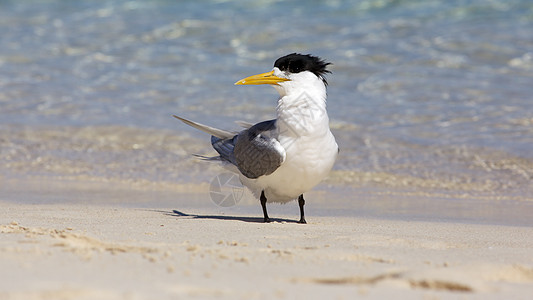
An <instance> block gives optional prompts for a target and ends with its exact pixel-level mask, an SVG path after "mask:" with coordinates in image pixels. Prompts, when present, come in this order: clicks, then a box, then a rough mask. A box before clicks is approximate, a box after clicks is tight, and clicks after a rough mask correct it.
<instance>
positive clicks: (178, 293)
mask: <svg viewBox="0 0 533 300" xmlns="http://www.w3.org/2000/svg"><path fill="white" fill-rule="evenodd" d="M42 194H46V193H42ZM101 194H102V195H103V194H105V190H104V191H103V192H102V193H101ZM138 194H139V193H138ZM140 194H141V197H142V193H140ZM64 195H65V194H64ZM68 195H70V196H72V197H77V195H78V197H81V198H82V199H83V197H82V196H85V197H88V195H94V198H96V197H99V194H98V193H96V192H95V191H94V190H93V191H85V192H79V193H77V194H76V193H70V194H68ZM80 195H81V196H80ZM117 195H118V194H115V195H114V197H118V198H120V195H118V196H117ZM34 196H35V197H37V198H38V197H44V195H40V196H39V195H34ZM122 196H123V197H127V195H126V194H124V195H122ZM196 196H197V197H196V198H198V199H200V198H202V197H205V196H206V194H205V193H203V194H202V193H197V194H196ZM16 197H19V196H13V195H9V194H4V195H2V199H0V200H1V201H0V211H1V213H0V253H1V255H0V276H1V278H2V280H1V281H0V299H2V300H3V299H179V298H201V299H204V298H222V299H266V298H270V299H272V298H274V299H294V298H301V297H304V298H314V299H320V298H322V299H323V298H329V299H353V298H354V297H358V298H363V299H383V298H390V297H395V298H397V299H413V298H421V299H457V298H458V299H528V298H529V297H530V296H531V295H533V256H532V254H531V249H533V229H532V228H531V226H506V225H489V224H473V223H468V222H449V221H439V222H431V221H410V220H408V218H403V219H402V218H396V219H393V218H381V219H380V218H370V217H364V216H355V217H350V216H334V215H331V216H327V215H324V214H320V215H319V216H317V215H316V214H315V215H313V212H318V211H320V207H321V206H320V205H319V206H315V208H314V209H311V214H309V217H308V222H309V224H307V225H301V224H296V223H295V221H296V219H297V209H296V205H295V204H294V203H293V204H288V205H285V206H279V205H278V206H274V205H272V213H271V215H272V217H273V219H274V222H273V223H270V224H264V223H262V222H261V220H262V218H261V216H260V212H259V210H258V209H259V206H258V204H257V203H251V204H246V203H244V204H241V205H238V206H235V207H233V208H229V209H223V210H222V209H221V208H219V207H216V206H215V205H213V204H212V203H211V204H210V205H209V203H207V204H208V205H199V204H198V202H195V201H194V200H191V199H193V198H194V197H193V198H191V196H190V194H186V193H183V192H182V193H179V192H176V193H172V197H174V199H175V201H176V203H177V204H176V205H175V206H173V207H166V206H165V207H163V206H164V205H161V206H162V207H157V205H155V206H153V207H147V206H146V205H143V204H139V203H135V202H130V203H128V204H127V205H124V204H118V203H113V202H112V201H111V203H108V204H104V203H102V202H100V203H99V202H95V203H89V202H88V201H85V203H84V202H80V201H79V199H78V200H76V201H73V202H72V203H50V204H38V203H37V202H36V201H35V203H31V202H32V201H33V200H29V201H28V202H24V201H17V202H14V201H13V200H16V199H14V198H16ZM26 197H27V196H26ZM51 197H52V198H53V195H51ZM314 197H315V198H320V197H318V196H317V194H315V195H314V196H311V199H312V198H314ZM27 199H29V198H27ZM51 202H53V201H51ZM83 203H84V204H83ZM187 203H188V204H187ZM195 203H196V204H195ZM292 206H294V207H292ZM280 207H281V211H280ZM292 211H294V214H290V213H288V212H292Z"/></svg>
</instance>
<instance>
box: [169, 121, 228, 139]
mask: <svg viewBox="0 0 533 300" xmlns="http://www.w3.org/2000/svg"><path fill="white" fill-rule="evenodd" d="M172 116H173V117H174V118H176V119H178V120H180V121H182V122H183V123H185V124H187V125H189V126H191V127H194V128H196V129H198V130H201V131H203V132H206V133H209V134H210V135H213V136H216V137H218V138H221V139H228V138H232V137H233V136H235V135H236V134H237V132H231V131H226V130H222V129H218V128H214V127H211V126H207V125H204V124H200V123H197V122H193V121H190V120H187V119H184V118H181V117H178V116H176V115H172Z"/></svg>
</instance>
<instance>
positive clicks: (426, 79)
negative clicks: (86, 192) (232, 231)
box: [0, 0, 533, 199]
mask: <svg viewBox="0 0 533 300" xmlns="http://www.w3.org/2000/svg"><path fill="white" fill-rule="evenodd" d="M0 33H1V34H0V44H1V45H2V49H1V50H0V134H1V135H0V177H3V178H4V179H6V178H7V179H9V178H26V177H32V178H33V177H45V178H59V179H70V178H74V179H78V180H85V179H87V178H89V179H90V180H125V181H138V180H144V181H148V182H168V183H172V182H179V183H187V182H192V183H202V182H206V181H209V180H210V179H211V178H212V177H213V176H215V174H216V172H220V171H219V170H217V169H216V168H214V167H213V166H210V165H205V164H204V163H201V162H198V161H196V160H194V158H192V157H191V156H190V153H200V154H212V153H213V152H212V150H210V145H209V143H208V137H207V136H205V135H203V134H201V133H198V132H195V131H194V130H193V129H191V128H187V127H186V126H184V125H183V124H181V123H178V122H177V121H176V120H174V119H173V118H171V115H172V114H179V115H182V116H185V117H188V118H191V119H194V120H197V121H200V122H204V123H209V124H211V125H214V126H217V127H222V128H225V129H237V128H238V126H237V125H236V124H234V123H233V121H234V120H245V121H252V122H253V121H260V120H265V119H268V118H272V117H273V116H274V108H275V105H276V100H277V94H276V92H275V91H274V89H272V88H270V87H265V86H258V87H236V86H233V83H234V82H235V81H237V80H239V79H241V78H243V77H245V76H248V75H252V74H257V73H260V72H265V71H268V70H270V69H271V68H272V65H273V62H274V60H275V59H276V58H278V57H280V56H282V55H285V54H287V53H291V52H302V53H312V54H314V55H318V56H321V57H323V58H325V59H326V60H328V61H330V62H332V63H333V66H332V68H331V69H332V72H333V73H332V74H331V75H330V76H329V77H328V81H329V88H328V110H329V114H330V119H331V122H332V124H331V125H332V128H333V131H334V134H335V135H336V137H337V140H338V143H339V145H340V147H341V155H340V157H339V160H338V163H337V164H336V166H335V167H334V171H333V173H332V175H331V176H330V178H329V179H328V180H326V185H323V187H324V186H328V187H329V188H333V189H334V188H335V187H339V186H355V187H369V186H370V187H379V188H400V189H411V190H416V191H429V192H434V191H439V192H445V193H455V194H463V193H467V194H483V195H492V196H495V197H496V198H497V197H518V198H520V199H531V198H530V195H531V194H532V192H533V183H532V180H533V151H532V150H533V99H532V95H533V52H532V51H533V50H532V49H533V3H532V2H531V1H527V0H515V1H481V0H480V1H392V0H391V1H291V2H288V3H286V2H281V1H280V2H278V1H235V2H225V1H0Z"/></svg>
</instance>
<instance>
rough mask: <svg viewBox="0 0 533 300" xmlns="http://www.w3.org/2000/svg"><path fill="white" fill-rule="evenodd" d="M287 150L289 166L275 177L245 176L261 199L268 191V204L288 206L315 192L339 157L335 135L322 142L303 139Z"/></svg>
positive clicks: (307, 138)
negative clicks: (300, 196) (286, 203)
mask: <svg viewBox="0 0 533 300" xmlns="http://www.w3.org/2000/svg"><path fill="white" fill-rule="evenodd" d="M285 149H286V153H287V156H286V160H285V162H284V163H283V164H282V165H281V166H280V167H279V168H278V169H277V170H276V171H274V172H273V173H272V174H270V175H266V176H261V177H259V178H257V179H248V178H246V177H244V176H241V181H242V182H243V184H244V185H246V186H247V187H248V188H249V189H250V190H251V191H252V192H253V193H254V194H255V195H256V196H257V197H258V196H259V195H260V194H261V191H263V190H264V191H265V196H266V198H267V202H281V203H285V202H288V201H291V200H293V199H296V198H297V197H298V196H299V195H301V194H303V193H305V192H307V191H309V190H311V189H312V188H313V187H314V186H316V185H317V184H318V183H320V181H322V179H324V178H325V177H326V176H327V175H328V173H329V171H330V170H331V168H332V167H333V163H334V162H335V159H336V158H337V153H338V147H337V143H336V142H335V138H334V137H333V135H332V134H331V132H328V134H327V135H326V136H324V137H323V138H322V139H320V140H316V139H313V138H311V137H301V138H300V139H298V140H297V141H295V142H294V143H291V144H290V145H285ZM243 177H244V178H243Z"/></svg>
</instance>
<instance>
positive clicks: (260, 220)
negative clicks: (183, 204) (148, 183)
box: [160, 209, 298, 223]
mask: <svg viewBox="0 0 533 300" xmlns="http://www.w3.org/2000/svg"><path fill="white" fill-rule="evenodd" d="M160 212H161V213H163V214H165V215H167V216H171V217H176V218H188V219H209V220H226V221H241V222H247V223H264V219H263V218H262V217H240V216H221V215H199V214H188V213H184V212H182V211H179V210H177V209H174V210H172V211H160ZM270 220H271V222H286V223H298V222H297V221H296V220H289V219H283V218H270Z"/></svg>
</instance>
